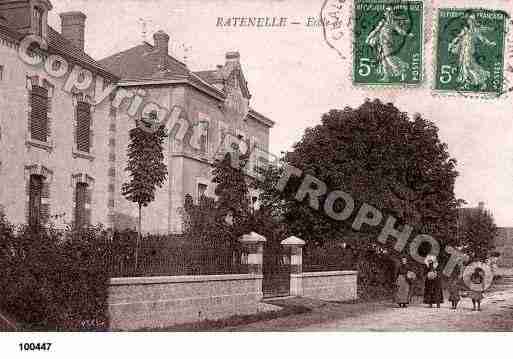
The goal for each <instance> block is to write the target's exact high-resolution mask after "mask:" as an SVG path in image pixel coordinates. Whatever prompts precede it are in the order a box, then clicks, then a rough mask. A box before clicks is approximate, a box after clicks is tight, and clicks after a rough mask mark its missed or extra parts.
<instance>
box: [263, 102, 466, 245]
mask: <svg viewBox="0 0 513 359" xmlns="http://www.w3.org/2000/svg"><path fill="white" fill-rule="evenodd" d="M283 160H284V162H285V163H286V164H287V165H292V166H294V167H297V168H299V169H301V170H302V171H303V175H306V174H310V175H312V176H314V177H316V178H317V179H319V180H321V181H323V182H324V183H325V184H326V185H327V187H328V193H329V192H330V191H332V190H337V189H342V190H343V191H345V192H347V193H348V194H350V195H351V196H352V197H353V198H354V199H355V208H356V210H355V211H354V213H353V216H352V217H351V218H349V219H348V220H347V221H342V222H339V221H334V220H332V219H330V218H329V217H328V216H326V214H325V213H324V212H323V211H322V208H323V202H324V201H325V199H326V196H321V198H320V208H321V210H315V209H312V208H310V207H309V206H308V199H307V200H305V201H304V202H302V203H300V202H298V201H296V200H295V198H294V196H295V194H296V192H297V189H298V186H299V184H300V182H301V181H302V178H296V177H292V178H291V180H290V181H289V183H288V185H287V187H286V188H285V190H284V191H283V192H279V191H277V190H276V181H277V179H278V178H279V177H280V171H283V168H282V169H271V170H269V173H268V174H267V180H266V181H265V182H264V183H262V184H260V189H261V190H263V191H264V193H263V194H262V196H261V201H262V202H263V204H262V205H263V206H267V207H271V208H274V212H275V213H279V214H281V215H282V216H283V219H284V221H285V222H286V223H287V224H288V226H289V229H290V230H291V231H293V232H294V233H295V234H296V235H298V236H300V237H302V238H303V239H306V240H310V241H315V242H323V241H324V240H325V239H339V238H343V239H344V241H346V242H347V243H348V244H349V245H350V246H351V247H352V248H356V249H361V250H365V249H367V250H368V249H372V248H375V247H376V240H375V239H376V237H377V235H378V233H379V231H380V229H381V228H378V227H379V226H378V227H370V226H364V227H362V230H361V231H359V232H355V231H353V230H352V229H351V224H352V222H353V220H354V217H355V215H356V213H357V209H358V208H359V207H360V205H361V204H362V203H368V204H370V205H372V206H374V207H376V208H378V209H380V210H381V212H382V213H383V215H384V218H386V217H387V216H388V215H392V216H394V217H395V218H396V219H397V222H396V227H397V228H401V227H402V226H403V225H404V224H408V225H410V226H412V227H414V228H415V232H416V233H419V232H422V233H426V234H430V235H432V236H434V237H435V238H436V239H437V240H439V241H440V242H443V244H453V243H454V240H455V230H456V208H457V206H458V204H459V203H460V202H459V201H458V200H457V199H456V198H455V196H454V182H455V179H456V177H457V175H458V173H457V171H456V160H455V159H453V158H451V157H450V155H449V153H448V150H447V145H446V144H444V143H442V142H441V141H440V139H439V137H438V128H437V127H436V126H435V124H434V123H432V122H431V121H429V120H427V119H425V118H423V117H422V116H420V115H416V116H414V118H413V119H410V118H409V117H408V115H407V114H406V113H404V112H401V111H399V110H398V109H397V108H396V107H395V106H394V105H393V104H384V103H382V102H380V101H379V100H375V101H372V102H371V101H366V102H365V103H364V104H363V105H361V106H360V107H359V108H357V109H352V108H345V109H344V110H331V111H329V112H328V113H326V114H324V115H323V116H322V121H321V124H320V125H318V126H315V127H313V128H308V129H307V130H306V131H305V133H304V135H303V137H302V139H301V140H300V141H299V142H297V143H296V144H295V145H294V147H293V150H292V151H290V152H287V153H286V154H285V156H284V159H283ZM339 202H342V201H337V202H336V203H335V211H340V210H341V209H342V207H343V206H344V203H343V202H342V203H339ZM414 234H415V233H414ZM392 244H393V243H392Z"/></svg>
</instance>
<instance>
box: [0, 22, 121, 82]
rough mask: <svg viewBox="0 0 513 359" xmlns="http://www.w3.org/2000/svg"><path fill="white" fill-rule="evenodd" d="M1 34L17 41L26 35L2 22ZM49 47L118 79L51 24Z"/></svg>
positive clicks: (67, 57)
mask: <svg viewBox="0 0 513 359" xmlns="http://www.w3.org/2000/svg"><path fill="white" fill-rule="evenodd" d="M0 35H1V36H2V37H4V38H8V39H10V40H12V41H14V42H16V43H18V42H20V41H21V40H22V39H23V38H24V36H25V35H23V34H22V33H20V32H18V31H16V30H15V29H13V28H12V27H9V26H6V25H3V24H0ZM48 49H49V52H50V53H52V54H57V55H60V56H62V57H63V58H65V59H67V60H71V61H74V62H76V63H78V64H79V65H80V66H82V67H84V68H86V69H88V70H90V71H93V72H96V73H99V74H100V75H102V76H103V77H105V78H108V79H110V80H113V81H116V80H118V77H117V76H116V75H115V74H113V73H112V72H109V71H108V70H107V69H105V68H104V67H103V66H102V65H101V64H99V63H98V62H97V61H96V60H94V59H93V58H92V57H91V56H89V55H88V54H86V53H85V52H84V51H82V50H80V49H79V48H78V47H76V46H75V45H73V44H72V43H71V42H70V41H69V40H67V39H66V38H64V37H63V36H62V35H61V34H59V33H58V32H57V31H56V30H55V29H54V28H52V27H51V26H48Z"/></svg>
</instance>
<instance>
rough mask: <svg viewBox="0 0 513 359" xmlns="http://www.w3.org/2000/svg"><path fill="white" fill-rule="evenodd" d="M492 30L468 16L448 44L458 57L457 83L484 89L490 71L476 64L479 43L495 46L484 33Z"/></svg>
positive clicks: (472, 16)
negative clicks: (461, 27) (459, 30)
mask: <svg viewBox="0 0 513 359" xmlns="http://www.w3.org/2000/svg"><path fill="white" fill-rule="evenodd" d="M491 30H493V29H492V28H491V27H488V26H481V25H480V24H479V23H478V21H477V19H476V16H475V15H474V14H471V15H469V16H468V18H467V21H466V23H465V24H464V26H463V29H462V30H461V32H460V33H459V34H458V35H457V36H456V37H455V38H454V39H453V40H452V41H451V42H450V43H449V51H450V52H451V53H452V54H454V55H457V56H458V77H457V81H458V82H459V83H461V84H462V85H466V84H469V85H473V86H479V87H480V88H481V89H483V90H484V89H485V88H486V86H487V81H488V79H489V78H490V71H487V70H486V69H484V68H483V67H482V66H481V65H479V63H478V62H477V56H478V55H479V54H478V51H477V47H478V44H479V43H483V44H485V45H488V46H492V47H494V46H497V44H496V43H495V42H494V41H490V40H489V39H488V38H486V36H484V33H485V32H489V31H491Z"/></svg>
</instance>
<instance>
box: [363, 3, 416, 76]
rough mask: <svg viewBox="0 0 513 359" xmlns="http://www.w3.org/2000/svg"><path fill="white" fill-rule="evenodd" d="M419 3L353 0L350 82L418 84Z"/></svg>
mask: <svg viewBox="0 0 513 359" xmlns="http://www.w3.org/2000/svg"><path fill="white" fill-rule="evenodd" d="M422 28H423V3H422V1H409V0H398V1H394V2H390V1H386V0H383V1H376V0H355V24H354V29H353V40H354V46H353V81H354V83H355V84H363V85H417V84H419V83H420V82H421V81H422V73H423V63H422V61H423V57H422V42H423V40H422V34H423V30H422Z"/></svg>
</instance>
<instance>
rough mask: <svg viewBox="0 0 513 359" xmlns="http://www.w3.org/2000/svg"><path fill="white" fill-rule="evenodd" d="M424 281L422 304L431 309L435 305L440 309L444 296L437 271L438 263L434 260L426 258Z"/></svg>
mask: <svg viewBox="0 0 513 359" xmlns="http://www.w3.org/2000/svg"><path fill="white" fill-rule="evenodd" d="M426 265H427V269H426V281H425V284H424V303H425V304H429V307H430V308H432V307H433V304H436V307H437V308H440V304H441V303H443V302H444V295H443V291H442V278H441V274H440V271H439V270H438V262H437V261H436V258H433V257H428V258H426Z"/></svg>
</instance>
